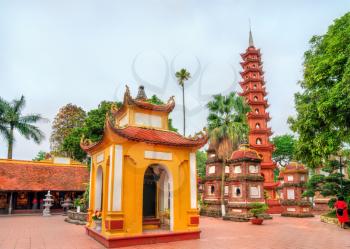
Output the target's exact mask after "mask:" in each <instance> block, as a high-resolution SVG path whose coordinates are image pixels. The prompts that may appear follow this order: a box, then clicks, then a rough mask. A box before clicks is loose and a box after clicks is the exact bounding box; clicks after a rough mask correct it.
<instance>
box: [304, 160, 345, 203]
mask: <svg viewBox="0 0 350 249" xmlns="http://www.w3.org/2000/svg"><path fill="white" fill-rule="evenodd" d="M348 163H349V161H347V160H346V158H344V157H343V160H342V172H345V170H346V165H347V164H348ZM340 168H341V167H340V160H334V157H331V159H330V160H328V161H327V162H326V164H325V165H324V167H323V168H322V171H323V172H320V173H318V174H313V175H312V176H311V178H310V179H309V181H308V182H307V185H306V186H307V189H306V191H305V192H304V196H309V197H314V196H315V193H316V192H319V193H320V194H321V195H322V196H324V197H332V198H331V199H330V201H329V203H328V204H329V206H330V207H331V208H333V206H334V202H335V198H334V197H335V196H338V195H341V196H344V197H345V198H346V200H347V201H348V203H349V204H350V180H349V179H346V178H344V174H341V173H340V172H341V171H340Z"/></svg>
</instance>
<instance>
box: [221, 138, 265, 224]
mask: <svg viewBox="0 0 350 249" xmlns="http://www.w3.org/2000/svg"><path fill="white" fill-rule="evenodd" d="M260 163H261V158H260V156H259V155H258V153H257V152H256V151H255V150H252V149H250V148H249V144H241V145H240V147H239V149H238V150H236V151H234V152H233V153H232V155H231V159H230V161H229V167H230V174H229V177H228V179H227V182H228V183H229V186H228V202H227V214H226V216H225V217H224V219H229V220H233V221H249V219H250V218H251V217H252V215H251V214H250V213H249V209H250V207H249V204H250V203H256V202H260V203H265V197H264V183H263V182H264V177H263V176H262V175H261V165H260Z"/></svg>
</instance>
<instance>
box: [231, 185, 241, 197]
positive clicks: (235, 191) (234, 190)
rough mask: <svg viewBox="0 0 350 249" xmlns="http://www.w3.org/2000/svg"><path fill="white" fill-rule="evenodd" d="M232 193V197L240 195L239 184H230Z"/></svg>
mask: <svg viewBox="0 0 350 249" xmlns="http://www.w3.org/2000/svg"><path fill="white" fill-rule="evenodd" d="M232 195H233V197H240V196H241V188H240V187H239V186H232Z"/></svg>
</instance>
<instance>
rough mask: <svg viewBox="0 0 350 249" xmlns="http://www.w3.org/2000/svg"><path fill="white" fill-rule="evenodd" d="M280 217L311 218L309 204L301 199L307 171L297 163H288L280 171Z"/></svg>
mask: <svg viewBox="0 0 350 249" xmlns="http://www.w3.org/2000/svg"><path fill="white" fill-rule="evenodd" d="M280 175H281V176H282V177H283V180H282V181H281V189H282V192H281V199H282V202H281V204H282V207H283V211H282V216H289V217H313V214H312V213H311V202H310V201H309V199H308V198H307V197H303V193H304V191H305V188H306V186H305V185H306V182H307V180H308V170H307V169H306V168H305V167H304V165H302V164H300V163H298V162H290V163H289V165H287V166H286V167H285V169H284V170H282V171H281V174H280Z"/></svg>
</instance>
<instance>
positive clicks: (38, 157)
mask: <svg viewBox="0 0 350 249" xmlns="http://www.w3.org/2000/svg"><path fill="white" fill-rule="evenodd" d="M46 155H47V153H46V152H45V151H42V150H41V151H39V152H38V154H37V155H36V157H35V158H34V159H33V161H36V162H38V161H42V160H45V159H46Z"/></svg>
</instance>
